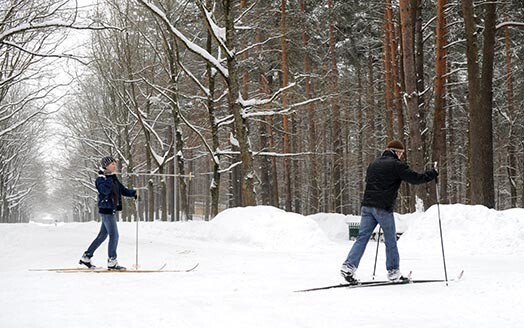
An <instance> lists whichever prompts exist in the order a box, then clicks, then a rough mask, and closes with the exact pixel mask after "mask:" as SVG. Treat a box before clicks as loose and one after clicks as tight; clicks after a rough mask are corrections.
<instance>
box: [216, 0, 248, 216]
mask: <svg viewBox="0 0 524 328" xmlns="http://www.w3.org/2000/svg"><path fill="white" fill-rule="evenodd" d="M222 3H223V5H224V19H225V30H226V46H227V48H228V49H235V48H236V47H235V45H236V44H235V40H236V39H235V38H236V36H235V35H236V33H235V26H234V25H235V17H234V15H233V7H234V1H232V0H223V1H222ZM237 65H238V64H237V60H236V59H235V57H233V56H229V55H228V56H227V68H228V72H229V77H228V95H227V97H228V105H229V110H230V112H231V113H232V114H233V118H234V122H233V125H234V128H235V137H236V139H237V140H238V144H239V148H240V156H241V159H242V164H241V166H240V169H241V174H242V176H241V180H240V181H241V182H240V184H241V186H242V205H243V206H253V205H256V198H255V181H254V180H255V172H254V170H253V155H252V154H251V149H250V148H249V140H248V139H249V134H248V128H247V122H246V121H245V119H244V118H243V117H242V107H241V104H240V103H239V101H238V96H239V90H240V89H239V84H238V67H237Z"/></svg>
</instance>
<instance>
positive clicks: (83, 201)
mask: <svg viewBox="0 0 524 328" xmlns="http://www.w3.org/2000/svg"><path fill="white" fill-rule="evenodd" d="M523 22H524V3H523V2H522V0H501V1H491V0H489V1H488V0H487V1H484V0H480V1H473V0H460V1H459V0H455V1H452V0H399V1H396V0H368V1H335V0H323V1H302V0H290V1H286V0H281V1H247V0H240V1H230V0H221V1H212V0H195V1H175V0H165V1H149V0H137V1H121V0H105V1H86V2H83V1H70V0H62V1H59V0H50V1H43V0H27V1H21V0H0V202H1V203H0V222H10V223H14V222H28V221H30V220H32V219H34V218H35V217H42V216H43V215H45V214H47V215H49V216H50V217H53V218H54V219H56V220H60V221H65V222H70V221H88V220H94V219H95V220H96V219H97V216H98V215H97V207H96V206H97V205H96V196H97V194H96V189H95V187H94V179H95V178H96V177H97V170H98V166H99V161H100V159H101V158H102V157H104V156H107V155H112V156H114V157H116V158H118V160H119V168H118V171H119V176H120V178H121V180H122V182H123V183H124V184H125V185H127V186H129V187H132V188H137V189H138V190H139V192H140V201H138V203H137V204H136V206H134V205H133V203H132V202H133V201H132V200H129V201H128V204H127V206H124V212H123V213H122V214H121V219H122V220H124V221H130V220H134V219H135V218H137V217H140V218H141V220H147V221H153V220H163V221H180V220H191V219H193V218H194V217H197V216H198V217H199V218H200V217H201V218H203V219H205V220H209V219H211V218H213V217H214V216H215V215H216V214H217V213H218V212H219V211H220V210H223V209H224V208H228V207H236V206H251V205H272V206H275V207H279V208H283V209H285V210H287V211H292V212H297V213H301V214H311V213H318V212H337V213H344V214H358V213H359V207H360V200H361V197H362V193H363V189H364V185H365V184H364V179H365V169H366V167H367V165H368V164H369V163H370V162H371V161H372V160H373V159H374V158H375V157H376V156H377V155H378V154H380V152H381V151H382V150H383V149H384V147H385V144H386V143H387V141H388V140H392V139H400V140H402V141H403V142H404V143H405V144H406V146H407V152H406V157H407V158H406V160H407V161H408V163H409V164H410V166H411V167H412V168H413V169H415V170H417V171H422V170H423V169H425V168H429V167H431V166H432V165H433V163H434V162H437V163H438V169H439V172H440V176H439V185H438V188H439V190H440V193H439V194H440V202H441V203H463V204H483V205H485V206H487V207H490V208H497V209H506V208H510V207H523V206H524V178H523V176H524V175H523V173H524V139H523V138H522V136H523V133H524V131H523V130H524V126H523V123H524V118H523V111H524V87H523V81H524V65H523V64H522V63H523V59H524V23H523ZM80 35H82V37H80ZM86 35H87V36H86ZM73 41H76V43H75V46H74V47H72V46H71V44H72V42H73ZM73 43H74V42H73ZM79 43H81V46H79ZM80 48H82V50H80ZM436 201H437V198H436V188H435V184H432V183H431V184H427V185H424V186H419V187H413V186H411V187H410V186H408V185H404V186H403V187H402V190H401V195H400V197H399V199H398V202H397V211H398V212H402V213H403V212H411V211H413V210H415V208H419V209H420V208H422V207H425V208H427V207H429V206H430V205H432V204H434V203H435V202H436Z"/></svg>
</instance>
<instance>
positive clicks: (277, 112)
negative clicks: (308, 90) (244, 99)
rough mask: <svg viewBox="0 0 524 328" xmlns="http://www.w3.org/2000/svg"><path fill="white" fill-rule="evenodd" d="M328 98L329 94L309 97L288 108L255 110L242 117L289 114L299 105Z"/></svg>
mask: <svg viewBox="0 0 524 328" xmlns="http://www.w3.org/2000/svg"><path fill="white" fill-rule="evenodd" d="M328 98H329V97H327V96H321V97H316V98H312V99H308V100H305V101H302V102H298V103H295V104H292V105H289V106H287V107H286V108H283V109H280V110H270V111H260V112H254V113H244V114H243V115H242V117H244V118H248V117H261V116H271V115H287V114H291V113H293V111H294V110H295V108H297V107H302V106H305V105H308V104H310V103H314V102H317V101H320V102H324V101H326V99H328Z"/></svg>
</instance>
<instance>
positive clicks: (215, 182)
mask: <svg viewBox="0 0 524 328" xmlns="http://www.w3.org/2000/svg"><path fill="white" fill-rule="evenodd" d="M211 5H212V1H211V0H207V7H208V8H210V7H211ZM212 41H213V37H212V36H211V33H210V32H209V31H208V32H207V40H206V50H207V52H209V53H211V51H212V48H213V45H212ZM206 72H207V79H208V89H209V96H208V99H207V112H208V120H209V125H210V126H211V138H212V140H213V141H212V143H213V152H216V151H217V150H218V149H219V148H220V143H219V140H218V137H219V136H218V125H217V123H216V116H215V101H214V95H215V76H216V71H215V70H213V67H212V66H211V64H210V63H207V64H206ZM214 156H215V157H216V159H213V179H212V180H211V184H210V186H209V192H210V193H211V218H214V217H215V216H217V214H218V204H219V201H220V177H221V176H220V155H218V154H215V155H214Z"/></svg>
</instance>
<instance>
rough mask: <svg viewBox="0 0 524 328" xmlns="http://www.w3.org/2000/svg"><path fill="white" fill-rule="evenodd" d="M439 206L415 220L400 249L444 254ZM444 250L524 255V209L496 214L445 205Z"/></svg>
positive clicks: (477, 253) (441, 212)
mask: <svg viewBox="0 0 524 328" xmlns="http://www.w3.org/2000/svg"><path fill="white" fill-rule="evenodd" d="M437 210H438V209H437V206H432V207H431V208H429V209H428V210H427V211H426V212H425V213H423V214H421V216H420V217H418V218H416V219H414V220H413V221H412V223H411V224H410V227H409V229H408V230H407V232H406V233H405V234H404V235H403V236H402V238H400V241H399V247H401V248H405V249H409V250H416V251H420V252H428V251H430V250H433V251H435V250H436V251H438V252H440V234H439V226H438V211H437ZM440 216H441V220H442V231H443V238H444V247H445V250H446V254H447V253H450V254H451V253H453V254H457V255H485V254H499V255H511V254H522V253H523V252H524V209H510V210H506V211H496V210H493V209H488V208H487V207H484V206H481V205H476V206H471V205H461V204H457V205H441V206H440Z"/></svg>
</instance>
